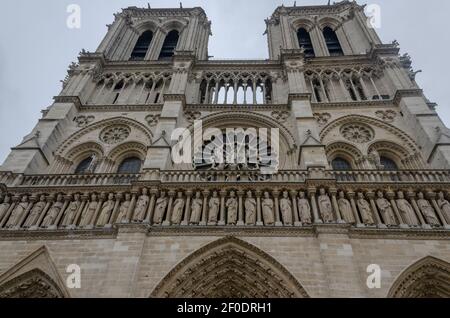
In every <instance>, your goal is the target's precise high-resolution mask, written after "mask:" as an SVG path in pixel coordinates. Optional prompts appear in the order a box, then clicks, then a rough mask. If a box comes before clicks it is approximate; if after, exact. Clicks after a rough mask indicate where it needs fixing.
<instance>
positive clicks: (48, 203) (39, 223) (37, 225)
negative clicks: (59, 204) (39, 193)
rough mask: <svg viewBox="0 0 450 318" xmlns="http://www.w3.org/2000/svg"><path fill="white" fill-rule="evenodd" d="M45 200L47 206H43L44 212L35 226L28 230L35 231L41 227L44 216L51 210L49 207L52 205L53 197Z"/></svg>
mask: <svg viewBox="0 0 450 318" xmlns="http://www.w3.org/2000/svg"><path fill="white" fill-rule="evenodd" d="M46 199H47V205H46V206H45V209H44V211H42V213H41V215H40V217H39V219H38V221H37V222H36V224H35V226H32V227H31V228H30V230H35V229H36V230H37V229H38V228H39V227H40V226H41V223H42V221H43V220H44V218H45V215H46V214H47V212H48V210H49V209H50V208H51V206H52V204H53V200H54V197H53V196H51V195H50V196H48V197H47V198H46Z"/></svg>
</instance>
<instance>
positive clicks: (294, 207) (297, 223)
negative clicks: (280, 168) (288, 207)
mask: <svg viewBox="0 0 450 318" xmlns="http://www.w3.org/2000/svg"><path fill="white" fill-rule="evenodd" d="M290 194H291V200H292V213H293V214H294V218H293V219H294V226H302V222H300V218H299V216H298V206H297V195H298V192H297V191H295V190H292V191H291V192H290Z"/></svg>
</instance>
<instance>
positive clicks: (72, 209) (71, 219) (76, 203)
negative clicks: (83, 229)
mask: <svg viewBox="0 0 450 318" xmlns="http://www.w3.org/2000/svg"><path fill="white" fill-rule="evenodd" d="M80 206H81V201H80V195H79V194H78V193H77V194H75V195H74V200H73V201H72V202H70V204H69V206H68V207H67V209H66V211H65V212H64V218H63V221H62V225H63V226H66V227H67V226H71V225H75V222H76V220H75V218H76V217H77V213H78V209H79V208H80Z"/></svg>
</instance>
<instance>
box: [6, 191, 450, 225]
mask: <svg viewBox="0 0 450 318" xmlns="http://www.w3.org/2000/svg"><path fill="white" fill-rule="evenodd" d="M437 204H438V205H439V207H440V208H441V210H442V214H443V215H444V218H445V220H446V221H447V223H448V224H450V203H449V202H448V201H447V200H446V199H445V195H444V192H439V194H438V200H437ZM0 215H1V213H0Z"/></svg>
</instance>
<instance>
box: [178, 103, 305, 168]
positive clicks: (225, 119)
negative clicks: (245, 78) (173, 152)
mask: <svg viewBox="0 0 450 318" xmlns="http://www.w3.org/2000/svg"><path fill="white" fill-rule="evenodd" d="M201 119H202V128H203V130H205V129H207V128H217V129H226V128H239V127H242V128H256V129H258V128H268V129H270V128H278V129H279V130H280V151H279V152H280V153H279V158H280V170H282V169H284V168H283V167H285V166H289V165H291V166H294V165H295V158H293V155H294V154H295V153H296V149H297V143H296V141H295V138H294V136H293V135H292V134H291V132H290V131H289V130H288V129H287V128H286V127H285V126H284V125H283V124H281V123H279V122H278V121H276V120H274V119H272V118H270V117H268V116H266V115H262V114H257V113H252V112H248V111H228V112H218V113H214V114H210V115H208V116H205V117H203V118H201ZM187 129H188V130H189V131H190V133H191V136H194V124H191V125H190V126H189V127H188V128H187ZM268 133H269V135H270V132H268ZM269 137H270V136H269ZM192 139H193V138H192ZM194 146H195V145H194V141H193V140H192V147H194ZM195 151H197V149H195V148H194V152H195Z"/></svg>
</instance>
